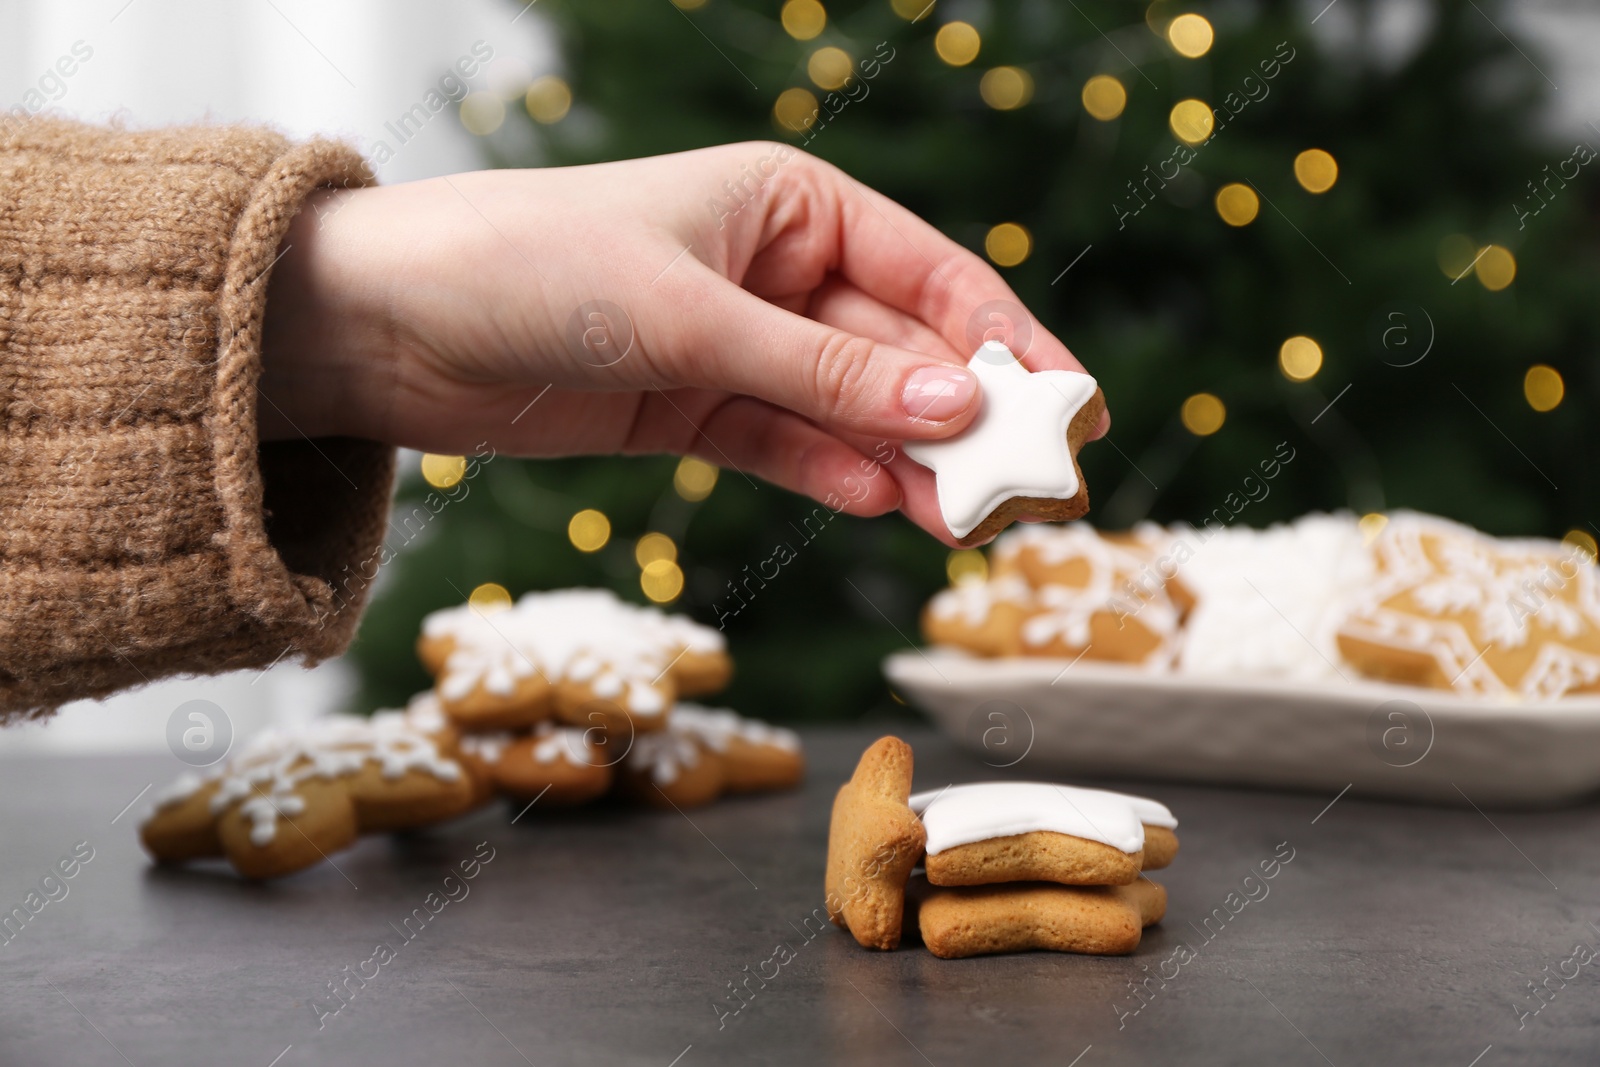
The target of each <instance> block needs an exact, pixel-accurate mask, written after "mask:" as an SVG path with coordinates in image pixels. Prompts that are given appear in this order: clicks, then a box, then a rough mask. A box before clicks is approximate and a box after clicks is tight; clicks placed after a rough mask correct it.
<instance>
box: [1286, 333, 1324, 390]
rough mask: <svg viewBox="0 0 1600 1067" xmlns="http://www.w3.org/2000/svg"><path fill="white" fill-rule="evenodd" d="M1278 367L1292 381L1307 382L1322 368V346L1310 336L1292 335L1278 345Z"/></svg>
mask: <svg viewBox="0 0 1600 1067" xmlns="http://www.w3.org/2000/svg"><path fill="white" fill-rule="evenodd" d="M1278 369H1279V370H1281V371H1283V376H1284V377H1285V378H1288V379H1289V380H1290V381H1292V382H1307V381H1310V380H1311V379H1312V378H1315V377H1316V376H1317V371H1319V370H1321V369H1322V346H1321V345H1319V344H1317V342H1315V341H1313V340H1312V339H1311V338H1309V337H1291V338H1289V339H1288V340H1287V341H1285V342H1283V344H1281V345H1279V346H1278Z"/></svg>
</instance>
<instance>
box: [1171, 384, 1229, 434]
mask: <svg viewBox="0 0 1600 1067" xmlns="http://www.w3.org/2000/svg"><path fill="white" fill-rule="evenodd" d="M1179 417H1180V418H1181V419H1182V420H1183V428H1184V429H1185V430H1188V431H1189V432H1190V433H1192V434H1194V435H1195V436H1196V437H1210V436H1211V435H1212V434H1214V433H1216V432H1217V431H1218V430H1220V429H1222V424H1223V423H1224V422H1226V421H1227V420H1228V409H1227V407H1226V406H1224V405H1223V403H1222V401H1221V400H1220V399H1219V398H1217V397H1216V396H1214V395H1212V394H1211V393H1196V394H1194V396H1191V397H1190V398H1189V399H1188V400H1185V401H1184V402H1183V409H1182V411H1180V412H1179Z"/></svg>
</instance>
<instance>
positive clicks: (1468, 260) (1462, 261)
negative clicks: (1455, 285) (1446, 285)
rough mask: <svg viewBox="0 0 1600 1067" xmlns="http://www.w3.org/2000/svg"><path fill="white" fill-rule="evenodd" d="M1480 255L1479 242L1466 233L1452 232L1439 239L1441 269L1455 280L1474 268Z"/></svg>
mask: <svg viewBox="0 0 1600 1067" xmlns="http://www.w3.org/2000/svg"><path fill="white" fill-rule="evenodd" d="M1477 256H1478V242H1476V241H1474V240H1473V239H1472V238H1470V237H1468V236H1467V235H1466V234H1464V233H1452V234H1449V235H1447V236H1445V237H1444V238H1443V239H1441V240H1440V241H1439V251H1438V257H1439V269H1440V270H1441V271H1443V272H1444V276H1445V277H1446V278H1449V279H1450V280H1451V281H1455V280H1456V279H1457V278H1460V277H1461V276H1462V275H1464V274H1466V273H1467V271H1469V270H1471V269H1472V261H1473V260H1474V259H1476V258H1477Z"/></svg>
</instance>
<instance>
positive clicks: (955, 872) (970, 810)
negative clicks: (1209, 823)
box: [826, 737, 1178, 959]
mask: <svg viewBox="0 0 1600 1067" xmlns="http://www.w3.org/2000/svg"><path fill="white" fill-rule="evenodd" d="M911 775H912V753H911V747H910V746H909V745H907V744H906V743H905V742H904V741H901V740H900V739H899V738H896V737H885V738H882V739H881V740H879V741H877V742H876V743H875V744H873V745H872V746H871V747H870V748H868V749H867V751H866V752H865V753H864V754H863V755H862V757H861V761H860V763H858V764H857V766H856V770H855V774H854V775H853V776H852V777H851V779H850V781H848V782H846V783H845V784H844V785H843V786H842V787H841V788H840V789H839V793H838V795H837V796H836V797H835V799H834V803H833V819H832V822H831V824H830V826H829V831H828V867H827V877H826V891H827V897H826V905H827V909H828V915H829V917H830V918H832V920H833V921H834V922H835V923H836V924H838V925H839V926H841V927H843V928H844V929H846V930H848V931H849V932H850V934H851V935H852V936H853V937H854V938H855V939H856V941H857V942H858V943H860V944H861V945H864V946H866V947H868V948H876V949H893V948H896V947H898V946H899V944H900V938H901V934H902V930H903V929H904V930H906V931H908V932H910V933H911V934H912V935H913V936H916V937H919V938H920V939H921V941H922V943H923V944H924V945H926V946H927V948H928V951H930V952H932V953H933V954H934V955H935V956H940V957H943V958H945V959H956V958H960V957H964V956H981V955H988V954H992V953H999V952H1025V951H1028V950H1030V949H1048V950H1051V951H1056V952H1080V953H1087V954H1091V955H1120V954H1124V953H1128V952H1132V951H1133V950H1134V949H1136V948H1138V946H1139V940H1140V937H1141V934H1142V931H1143V929H1144V928H1145V927H1147V926H1151V925H1153V924H1155V923H1158V922H1160V921H1161V918H1162V916H1163V915H1165V914H1166V909H1167V893H1166V890H1165V889H1163V888H1162V887H1161V886H1160V885H1158V884H1156V883H1155V882H1152V881H1151V880H1150V879H1149V878H1146V877H1145V876H1144V873H1143V872H1144V871H1147V870H1155V869H1157V868H1160V867H1165V866H1167V865H1168V864H1169V863H1171V862H1172V859H1173V857H1174V856H1175V855H1176V854H1177V851H1178V837H1177V834H1176V833H1175V832H1174V831H1175V830H1176V828H1177V825H1178V823H1177V820H1176V819H1174V818H1173V817H1172V813H1171V812H1170V811H1168V810H1167V808H1166V807H1165V806H1164V805H1162V804H1160V803H1157V802H1156V801H1154V800H1148V799H1146V798H1144V797H1134V796H1127V795H1125V794H1122V793H1111V792H1107V791H1105V790H1099V789H1079V788H1075V787H1072V786H1062V785H1050V784H1045V783H1039V782H982V783H974V784H970V785H952V786H946V787H945V788H944V789H941V790H937V791H935V792H928V793H919V794H916V795H912V793H911ZM919 865H920V866H921V868H922V869H921V871H920V872H919V871H918V870H917V868H918V866H919Z"/></svg>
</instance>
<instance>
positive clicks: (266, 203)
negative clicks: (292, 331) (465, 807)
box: [0, 118, 394, 722]
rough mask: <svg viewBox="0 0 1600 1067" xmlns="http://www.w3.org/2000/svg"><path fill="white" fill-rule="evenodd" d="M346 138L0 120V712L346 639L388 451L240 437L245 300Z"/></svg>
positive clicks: (354, 175)
mask: <svg viewBox="0 0 1600 1067" xmlns="http://www.w3.org/2000/svg"><path fill="white" fill-rule="evenodd" d="M371 181H372V175H371V172H370V171H369V170H368V168H367V166H366V164H365V163H364V162H363V161H362V160H361V158H360V157H359V156H358V155H357V154H356V153H355V152H353V151H352V150H351V149H349V148H347V147H345V146H343V145H340V144H336V143H333V142H328V141H322V140H317V141H311V142H308V143H304V144H292V143H290V142H289V141H287V140H286V139H284V138H283V137H282V136H280V135H278V134H276V133H274V132H271V131H269V130H264V129H260V128H255V127H216V126H197V127H189V128H181V129H167V130H156V131H148V132H129V131H125V130H120V129H105V128H101V127H94V126H87V125H83V124H79V123H73V122H66V121H61V120H54V119H40V118H34V119H27V120H20V121H19V120H8V121H0V405H3V407H0V420H3V421H0V722H3V721H5V720H6V719H10V718H17V717H22V716H32V715H37V714H40V713H42V712H44V711H47V710H49V709H52V708H54V707H55V706H56V705H59V704H61V703H64V702H66V701H69V700H74V699H78V698H81V697H89V696H98V695H102V694H105V693H108V692H110V691H112V690H116V689H120V688H123V687H126V686H130V685H138V684H140V683H143V682H147V681H152V680H154V679H156V678H158V677H161V676H164V675H171V674H179V673H202V672H215V671H221V670H228V669H235V668H245V667H264V666H266V665H268V664H271V663H274V662H278V661H282V660H290V659H299V660H302V661H304V662H306V663H314V662H316V661H318V660H320V659H323V658H325V657H327V656H331V655H335V654H337V653H339V652H340V651H342V650H343V649H344V647H345V646H346V645H347V644H348V643H349V641H350V638H351V636H352V635H353V633H354V630H355V626H356V622H357V619H358V616H359V613H360V609H361V606H362V604H363V602H364V600H365V594H366V588H367V578H369V577H370V574H371V570H372V568H373V565H374V563H375V560H376V558H377V554H378V552H379V550H380V545H381V542H382V538H383V534H384V530H385V528H386V523H387V514H388V506H389V493H390V489H391V482H392V479H393V467H394V453H393V450H392V449H390V448H388V447H386V446H383V445H379V444H375V443H373V442H368V441H357V440H350V439H342V438H332V439H321V440H315V441H310V440H301V441H293V442H282V443H272V444H265V445H263V444H260V443H259V442H258V440H257V435H256V406H257V404H258V403H265V402H266V401H265V400H263V399H261V394H260V392H259V390H258V388H257V383H258V381H259V379H260V373H261V327H262V309H263V305H264V303H265V300H266V294H267V282H268V278H269V276H270V274H271V270H272V266H273V264H274V262H275V261H276V258H277V256H278V253H279V246H280V244H281V242H282V240H283V237H284V234H285V233H286V232H287V230H288V228H289V224H290V222H291V221H292V219H293V217H294V215H295V213H296V212H297V211H298V210H299V208H300V205H301V204H302V203H303V202H304V200H305V198H306V196H307V195H308V194H309V193H310V192H311V191H312V190H314V189H316V188H319V187H324V186H358V185H366V184H369V183H370V182H371Z"/></svg>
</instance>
